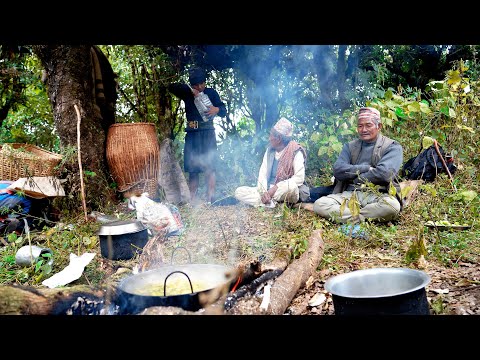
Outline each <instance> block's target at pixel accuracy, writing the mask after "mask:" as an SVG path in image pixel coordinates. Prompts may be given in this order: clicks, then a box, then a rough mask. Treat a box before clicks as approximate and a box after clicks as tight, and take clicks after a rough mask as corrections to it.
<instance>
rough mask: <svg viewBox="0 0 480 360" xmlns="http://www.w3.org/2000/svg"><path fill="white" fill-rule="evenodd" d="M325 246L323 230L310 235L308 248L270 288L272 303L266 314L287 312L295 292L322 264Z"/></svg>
mask: <svg viewBox="0 0 480 360" xmlns="http://www.w3.org/2000/svg"><path fill="white" fill-rule="evenodd" d="M324 246H325V244H324V242H323V239H322V230H321V229H318V230H314V231H313V233H312V234H311V235H310V238H309V241H308V248H307V250H306V251H305V252H304V253H303V254H302V255H301V256H300V258H299V259H296V260H294V261H292V263H291V264H290V265H289V266H288V267H287V268H286V269H285V271H284V272H283V273H282V275H280V276H279V277H278V278H277V280H276V281H275V283H274V284H273V286H272V288H271V289H270V303H269V305H268V308H267V310H266V314H268V315H282V314H283V313H284V312H285V310H286V309H287V307H288V305H290V303H291V301H292V300H293V298H294V297H295V294H296V293H297V292H298V290H299V289H300V288H301V287H302V286H303V285H305V283H306V281H307V280H308V278H309V277H310V276H311V275H312V274H313V273H314V272H315V270H316V269H317V267H318V265H319V264H320V261H321V259H322V256H323V250H324Z"/></svg>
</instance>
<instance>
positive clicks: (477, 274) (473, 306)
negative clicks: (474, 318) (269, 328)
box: [164, 204, 480, 315]
mask: <svg viewBox="0 0 480 360" xmlns="http://www.w3.org/2000/svg"><path fill="white" fill-rule="evenodd" d="M180 212H181V214H182V219H183V222H184V225H185V231H184V233H183V234H181V235H179V236H171V237H169V238H167V241H166V242H165V243H164V246H165V259H168V261H171V262H172V263H176V262H182V261H187V259H186V258H183V259H182V257H184V256H187V255H186V254H187V253H188V256H189V257H190V259H188V261H191V262H192V263H220V264H226V265H230V266H238V264H247V263H250V262H252V261H255V260H258V261H260V262H261V263H265V264H268V263H269V262H270V261H272V260H273V259H274V258H275V254H276V252H277V251H279V250H280V249H288V250H289V251H290V252H291V253H292V256H294V257H298V256H300V255H301V253H302V250H305V247H306V240H308V237H309V234H310V233H311V231H313V230H314V229H316V228H323V231H322V238H323V242H324V244H325V247H324V254H323V258H322V260H321V262H320V264H319V266H318V268H317V271H316V272H315V273H314V274H313V276H312V277H311V278H310V279H309V280H308V281H307V283H306V284H305V286H302V287H301V288H300V289H299V291H298V292H297V294H296V296H295V298H294V299H293V300H292V302H291V303H290V306H289V307H288V308H287V309H286V312H285V314H291V315H333V314H334V313H335V309H334V306H333V301H332V296H331V294H330V293H328V292H327V291H326V290H325V288H324V284H325V281H326V280H327V279H329V278H330V277H332V276H335V275H337V274H341V273H345V272H350V271H354V270H359V269H369V268H378V267H389V268H390V267H397V268H398V267H407V268H412V269H419V270H423V271H425V272H426V273H427V274H428V275H429V276H430V277H431V281H430V283H429V284H428V285H427V286H426V292H427V299H428V302H429V307H430V313H431V314H434V315H436V314H442V315H474V314H477V315H478V314H480V262H479V257H478V253H476V250H475V248H473V249H470V250H468V249H467V250H466V251H465V254H463V255H461V256H460V257H458V259H453V260H450V261H446V260H443V261H440V260H438V258H439V254H438V253H437V254H426V255H425V256H424V258H423V259H417V261H407V260H406V259H407V257H406V255H407V254H408V252H409V249H411V244H412V242H414V236H412V235H410V233H409V232H405V231H406V229H404V230H402V227H405V226H406V225H408V222H409V219H408V218H403V219H402V218H401V219H400V220H399V222H398V224H375V225H374V224H369V225H368V226H367V227H366V232H367V233H368V237H365V238H355V237H353V238H352V237H350V236H348V235H345V234H343V233H341V232H340V231H339V225H338V224H334V223H330V222H328V221H326V220H325V219H321V218H320V217H318V216H317V215H316V214H314V213H312V212H310V211H307V210H304V209H291V208H286V207H284V206H279V205H277V207H276V208H274V209H266V208H253V207H249V206H245V205H240V204H237V205H230V206H211V205H200V206H197V207H191V206H189V205H187V206H183V207H181V208H180ZM402 223H405V224H406V225H402ZM426 231H434V230H431V229H428V230H426ZM454 231H458V230H450V231H442V232H441V234H436V236H437V237H438V238H441V237H442V236H444V235H447V233H449V232H454ZM470 231H472V230H471V229H470ZM451 235H455V234H451ZM427 241H429V240H427ZM179 246H181V247H184V248H185V249H186V250H187V251H186V252H185V251H181V252H177V251H175V254H173V250H174V249H175V248H177V247H179ZM172 255H174V256H172ZM257 295H258V296H260V297H261V296H262V294H257ZM314 297H315V299H318V298H321V299H324V300H323V301H314V300H315V299H314ZM318 303H319V304H318Z"/></svg>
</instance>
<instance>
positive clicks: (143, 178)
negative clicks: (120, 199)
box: [106, 123, 160, 198]
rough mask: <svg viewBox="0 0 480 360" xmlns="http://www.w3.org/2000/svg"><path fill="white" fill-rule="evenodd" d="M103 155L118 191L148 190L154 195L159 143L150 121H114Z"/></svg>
mask: <svg viewBox="0 0 480 360" xmlns="http://www.w3.org/2000/svg"><path fill="white" fill-rule="evenodd" d="M106 147H107V149H106V157H107V163H108V167H109V169H110V173H111V174H112V177H113V179H114V180H115V182H116V183H117V186H118V191H120V192H122V193H123V195H124V196H125V197H127V198H128V197H130V196H132V195H135V194H138V193H143V192H147V193H148V194H149V196H150V197H151V198H156V196H157V191H158V173H159V169H160V145H159V144H158V139H157V131H156V129H155V125H154V124H152V123H125V124H113V125H111V126H110V127H109V128H108V134H107V146H106Z"/></svg>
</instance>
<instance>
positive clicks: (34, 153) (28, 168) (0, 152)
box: [0, 143, 62, 181]
mask: <svg viewBox="0 0 480 360" xmlns="http://www.w3.org/2000/svg"><path fill="white" fill-rule="evenodd" d="M61 160H62V155H59V154H55V153H52V152H50V151H47V150H43V149H41V148H39V147H38V146H35V145H31V144H21V143H8V144H7V143H5V144H3V145H0V164H1V165H0V180H8V181H16V180H18V179H20V178H29V177H33V176H54V174H55V167H56V166H57V165H58V164H59V163H60V161H61Z"/></svg>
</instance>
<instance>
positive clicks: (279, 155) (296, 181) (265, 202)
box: [235, 117, 310, 207]
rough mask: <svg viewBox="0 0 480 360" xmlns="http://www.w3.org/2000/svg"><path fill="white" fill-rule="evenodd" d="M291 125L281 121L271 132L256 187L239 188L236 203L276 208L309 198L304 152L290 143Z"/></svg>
mask: <svg viewBox="0 0 480 360" xmlns="http://www.w3.org/2000/svg"><path fill="white" fill-rule="evenodd" d="M292 135H293V125H292V123H291V122H290V121H288V120H287V119H285V118H283V117H282V118H280V120H278V121H277V123H276V124H275V125H274V126H273V128H272V129H271V130H270V136H269V138H268V140H269V142H270V144H269V146H268V147H267V150H266V151H265V154H264V156H263V161H262V165H261V166H260V171H259V173H258V180H257V186H256V187H250V186H240V187H239V188H237V189H236V190H235V197H236V198H237V200H239V201H241V202H243V203H246V204H248V205H252V206H255V207H257V206H267V207H275V205H276V204H277V203H279V202H286V203H291V204H295V203H297V202H298V201H306V200H307V199H308V198H309V196H310V191H309V188H308V186H307V185H306V184H305V164H306V159H307V154H306V152H305V149H304V148H303V147H302V146H301V145H300V144H299V143H297V142H296V141H294V140H292Z"/></svg>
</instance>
